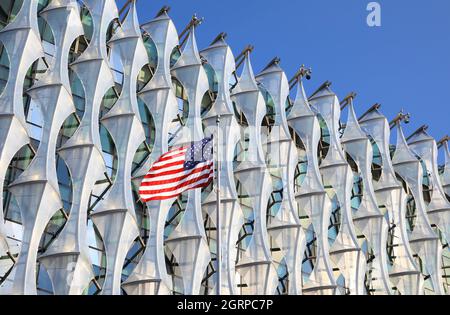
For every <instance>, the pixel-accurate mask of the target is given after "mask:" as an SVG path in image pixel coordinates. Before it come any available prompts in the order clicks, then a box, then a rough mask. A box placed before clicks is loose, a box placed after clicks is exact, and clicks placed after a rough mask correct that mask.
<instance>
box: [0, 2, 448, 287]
mask: <svg viewBox="0 0 450 315" xmlns="http://www.w3.org/2000/svg"><path fill="white" fill-rule="evenodd" d="M168 11H169V8H166V7H165V8H163V9H161V10H160V11H159V12H158V13H157V14H156V17H155V18H154V19H153V20H151V21H145V22H144V21H141V24H140V23H139V21H138V19H137V13H136V7H135V1H129V2H128V3H127V5H126V6H125V7H124V8H118V7H117V5H116V3H115V1H114V0H2V1H1V2H0V187H1V190H2V195H1V197H0V205H1V208H2V209H3V211H2V212H0V244H1V246H0V251H1V253H0V256H1V257H0V283H1V285H0V293H1V294H77V295H80V294H91V295H92V294H116V295H117V294H147V295H153V294H186V295H187V294H194V295H197V294H199V295H205V294H207V295H212V294H218V293H219V294H242V295H248V294H251V295H255V294H263V295H274V294H281V295H284V294H293V295H298V294H308V295H310V294H340V295H343V294H354V295H356V294H370V295H381V294H383V295H384V294H414V295H415V294H449V293H450V249H449V246H448V241H449V240H450V153H449V149H448V144H447V141H448V137H445V138H443V139H442V140H441V141H435V140H434V139H433V138H432V137H430V136H429V135H428V134H427V130H426V129H427V128H425V127H423V128H420V129H419V130H418V131H417V132H415V133H414V134H413V135H411V136H409V137H405V135H404V134H403V131H402V123H404V122H405V121H406V120H407V119H408V115H407V114H403V113H400V114H399V115H398V116H397V117H395V119H393V120H392V121H389V120H388V119H387V118H385V117H384V116H383V115H382V114H381V109H380V106H379V105H374V106H373V107H372V108H370V109H369V110H368V111H366V112H365V113H361V114H360V115H356V113H355V109H354V107H353V99H354V95H352V94H351V95H349V96H348V97H346V98H345V99H344V100H341V101H340V100H339V99H338V97H337V96H336V95H335V94H334V93H333V92H332V90H331V87H330V85H331V84H330V83H329V82H326V83H325V84H323V85H322V86H321V87H320V88H319V89H317V91H315V92H314V93H309V94H307V93H306V92H305V89H304V86H303V79H304V78H307V77H308V76H310V71H309V70H308V69H307V68H305V67H302V68H301V69H300V70H299V71H298V72H297V74H296V75H295V77H294V78H293V79H292V80H288V79H287V77H286V75H285V73H284V72H283V70H282V68H281V64H280V60H279V59H277V58H275V59H274V60H273V61H272V62H270V63H269V65H268V66H267V67H266V68H265V69H264V70H263V71H262V72H261V73H259V74H255V73H254V72H253V70H252V66H251V61H250V55H251V53H252V48H251V47H248V48H246V49H245V50H244V51H242V53H240V54H236V56H237V57H236V58H235V56H234V55H233V53H232V50H231V49H230V47H228V45H227V44H226V42H225V37H226V35H225V34H220V35H219V36H218V37H217V38H215V39H214V40H213V42H212V43H211V45H210V46H209V47H206V48H205V49H203V50H201V49H199V48H198V47H197V43H196V40H195V32H197V31H198V32H201V27H198V25H199V24H200V22H201V20H199V19H197V18H195V17H194V18H193V19H192V20H191V22H190V23H189V25H187V26H186V27H185V28H184V30H182V31H181V32H177V29H176V27H175V24H174V22H173V21H172V20H171V19H170V17H169V15H168ZM142 22H144V23H142ZM202 27H206V26H202ZM344 108H345V111H346V112H348V115H347V116H348V117H341V110H344ZM391 131H392V132H391ZM393 132H396V133H397V136H396V139H397V141H396V144H395V145H393V144H391V142H390V140H391V133H393ZM211 135H214V136H215V137H214V138H215V139H216V141H217V142H218V143H217V144H218V145H217V148H216V152H215V156H216V159H217V160H218V162H217V163H216V167H218V168H219V169H220V185H219V186H218V187H216V186H215V182H213V183H211V184H210V185H209V186H208V187H207V188H204V189H196V190H190V191H187V192H185V193H183V194H182V195H181V196H179V197H177V198H172V199H170V200H164V201H150V202H148V203H143V202H141V200H140V199H139V194H138V189H139V185H140V182H141V181H142V178H143V176H145V174H146V173H147V171H148V170H149V168H150V167H151V165H152V163H153V162H154V161H155V160H156V159H157V158H158V157H159V156H160V155H161V154H163V153H165V152H167V151H168V150H170V149H171V148H175V147H178V146H182V145H186V144H188V143H190V142H191V141H197V140H201V139H203V138H204V137H208V136H211ZM392 138H394V137H392ZM217 139H218V140H217ZM439 153H440V154H444V155H445V158H446V164H445V165H442V166H440V165H439V164H438V160H439V159H438V154H439ZM216 188H219V189H216ZM218 191H219V194H220V198H219V202H217V197H218V194H217V192H218ZM218 203H219V204H220V206H218ZM217 211H219V213H217ZM217 214H219V215H217ZM218 218H220V221H218ZM218 231H219V233H218ZM217 235H220V237H219V239H220V242H218V241H217V239H218V237H217ZM218 248H219V249H220V255H219V257H220V259H219V261H218V259H217V253H218Z"/></svg>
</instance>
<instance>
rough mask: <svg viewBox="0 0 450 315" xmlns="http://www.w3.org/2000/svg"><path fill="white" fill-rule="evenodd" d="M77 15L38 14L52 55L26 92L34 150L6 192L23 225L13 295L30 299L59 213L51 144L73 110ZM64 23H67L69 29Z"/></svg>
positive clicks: (69, 5)
mask: <svg viewBox="0 0 450 315" xmlns="http://www.w3.org/2000/svg"><path fill="white" fill-rule="evenodd" d="M77 12H78V11H77V10H76V9H75V7H74V2H72V1H62V2H57V3H52V4H50V5H48V6H47V7H46V8H45V9H44V10H43V11H42V12H41V16H42V17H43V18H44V19H45V20H46V21H47V23H48V25H49V26H50V28H51V30H52V32H53V37H54V42H55V54H54V56H53V61H52V63H51V64H50V67H49V69H48V70H47V72H46V73H45V74H44V75H43V76H42V78H40V79H39V80H38V81H36V83H35V84H34V85H33V86H32V87H31V88H30V89H29V90H28V91H27V93H28V94H29V95H30V97H31V99H32V100H33V101H34V102H36V104H37V105H38V106H39V108H40V110H41V112H42V119H43V130H42V138H41V141H40V144H39V148H38V150H37V152H36V155H35V157H34V159H33V161H32V162H31V164H30V165H29V166H28V168H27V169H26V170H25V171H24V172H23V173H22V174H21V175H20V177H19V178H18V179H17V180H16V181H14V182H13V183H12V184H11V185H10V188H9V189H10V191H11V192H12V193H13V195H14V196H15V198H16V200H17V202H18V204H19V207H20V211H21V215H22V221H23V222H22V223H23V225H24V235H23V240H22V248H21V253H20V255H19V260H18V261H17V262H16V264H15V266H14V268H15V269H16V273H15V277H14V285H13V291H12V293H13V294H36V284H35V283H36V258H37V252H38V247H39V241H40V238H41V236H42V234H43V232H44V229H45V227H46V225H47V223H48V222H49V220H50V219H51V217H52V216H53V215H54V214H55V213H56V212H57V211H58V210H60V209H62V201H61V197H60V192H59V186H58V179H57V172H56V142H57V137H58V133H59V130H60V128H61V126H62V124H63V123H64V121H65V120H66V118H67V117H68V116H69V115H70V114H71V113H73V112H74V111H75V106H74V103H73V99H72V94H71V90H70V84H69V75H68V58H69V50H70V46H71V45H72V43H73V41H74V40H75V39H76V38H77V37H78V36H79V35H81V34H82V33H83V29H82V26H81V23H79V17H78V16H77ZM66 20H72V21H73V22H74V25H73V27H72V26H71V25H69V24H68V23H67V21H66ZM77 21H78V23H77ZM69 26H70V27H69Z"/></svg>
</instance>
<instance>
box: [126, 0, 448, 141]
mask: <svg viewBox="0 0 450 315" xmlns="http://www.w3.org/2000/svg"><path fill="white" fill-rule="evenodd" d="M124 2H125V0H118V1H117V3H118V6H119V7H120V5H121V4H122V3H124ZM369 2H370V0H338V1H336V0H313V1H310V0H276V1H275V0H227V1H219V0H139V1H138V12H139V19H140V23H141V24H142V23H144V22H146V21H148V20H150V19H152V18H153V17H154V16H155V14H156V13H157V11H158V10H159V9H160V8H161V7H162V6H163V5H169V6H170V7H171V11H170V16H171V17H172V19H173V20H174V22H175V25H176V26H177V29H178V30H179V31H181V30H182V29H183V28H184V26H185V25H186V24H187V23H188V22H189V20H190V18H191V17H192V14H193V13H197V15H198V16H199V17H204V18H205V21H204V23H203V24H202V25H201V26H199V28H198V29H197V33H196V35H197V41H198V45H199V48H200V49H202V48H204V47H206V46H208V45H209V43H210V42H211V41H212V40H213V39H214V38H215V36H216V35H217V34H218V33H220V32H222V31H223V32H226V33H227V34H228V37H227V42H228V43H229V45H230V46H231V48H232V49H233V52H234V54H235V55H237V54H238V53H239V52H240V51H241V50H242V49H243V48H244V47H245V46H246V45H247V44H252V45H254V46H255V50H254V52H253V54H252V62H253V66H254V70H255V72H257V73H258V72H259V71H261V70H262V68H263V67H264V66H265V65H266V64H267V63H268V62H269V61H270V60H271V59H272V58H273V57H275V56H278V57H280V58H281V66H282V67H283V69H284V70H285V71H286V74H287V76H288V78H291V77H292V76H293V75H294V73H295V72H296V70H297V69H298V67H299V66H300V65H301V64H306V65H307V66H310V67H312V69H313V79H312V80H311V81H308V82H306V84H305V88H306V89H307V93H312V92H313V91H314V90H315V89H316V88H317V87H318V86H319V85H320V84H321V83H322V82H324V81H326V80H330V81H332V82H333V85H332V89H333V90H334V91H335V92H336V93H337V95H338V96H339V97H340V98H343V97H345V96H346V95H347V94H348V92H350V91H355V92H357V93H358V97H357V98H356V100H355V109H356V111H357V114H361V113H363V112H364V111H366V109H367V108H368V107H370V106H371V105H373V104H374V103H376V102H379V103H381V104H382V111H383V113H384V114H385V115H386V116H387V117H388V118H389V119H391V118H393V117H394V116H395V115H396V114H397V113H398V111H399V110H400V109H402V108H404V109H405V111H407V112H410V113H411V116H412V117H411V123H410V124H409V125H406V126H405V134H406V135H409V134H410V133H411V132H413V131H414V130H416V129H417V128H418V127H420V126H421V125H422V124H428V125H429V126H430V129H429V133H430V134H431V135H432V136H434V137H435V138H437V140H439V139H441V138H442V137H443V136H444V135H445V134H448V133H450V127H449V125H450V101H449V100H448V99H449V91H450V1H448V0H428V1H416V0H414V1H412V0H380V1H378V2H379V3H380V4H381V8H382V12H381V14H382V25H381V27H379V28H369V27H368V26H367V24H366V17H367V15H368V13H369V12H368V11H366V6H367V4H368V3H369ZM343 118H344V120H345V119H346V115H344V117H343ZM391 141H392V140H391Z"/></svg>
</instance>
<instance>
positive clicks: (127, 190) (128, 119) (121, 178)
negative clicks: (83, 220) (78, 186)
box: [91, 2, 148, 295]
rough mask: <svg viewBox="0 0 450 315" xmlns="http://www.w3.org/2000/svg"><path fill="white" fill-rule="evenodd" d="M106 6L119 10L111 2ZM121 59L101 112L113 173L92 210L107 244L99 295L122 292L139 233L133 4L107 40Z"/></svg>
mask: <svg viewBox="0 0 450 315" xmlns="http://www.w3.org/2000/svg"><path fill="white" fill-rule="evenodd" d="M110 9H113V10H117V9H116V8H115V7H111V8H110ZM109 45H110V46H111V49H112V50H113V52H116V53H117V54H118V55H119V56H120V59H121V61H122V64H123V69H124V73H123V85H122V92H121V94H120V96H119V99H118V100H117V102H116V103H115V104H114V106H113V107H112V108H111V109H110V110H109V112H108V113H107V114H105V115H104V116H103V117H102V119H101V123H102V124H103V125H104V126H105V127H106V129H107V130H108V131H109V133H110V134H111V137H112V139H113V141H114V144H115V146H116V150H117V159H118V161H117V174H116V177H115V179H114V183H113V185H112V187H111V189H110V191H109V193H108V195H107V196H106V197H105V199H104V200H102V201H101V202H100V204H99V206H98V207H97V208H96V209H95V211H94V213H93V214H92V215H91V217H92V221H93V222H94V224H95V225H96V227H97V229H98V231H99V233H100V235H101V237H102V239H103V242H104V246H105V251H106V278H105V282H104V284H103V287H102V294H106V295H109V294H113V295H118V294H121V275H122V267H123V264H124V261H125V258H126V255H127V252H128V250H129V249H130V247H131V245H132V244H133V242H134V240H135V239H136V237H138V235H139V229H138V225H137V222H136V213H135V208H134V203H135V200H134V197H133V194H132V188H131V167H132V162H133V158H134V155H135V153H136V151H137V149H138V147H139V146H140V144H141V143H142V142H143V141H144V140H145V133H144V128H143V126H142V124H141V122H140V116H139V110H138V105H137V95H136V89H137V76H138V74H139V71H140V70H141V69H142V67H143V66H144V65H146V64H147V63H148V57H147V51H146V49H145V47H144V42H143V40H142V38H141V32H140V29H139V23H138V19H137V13H136V4H135V2H133V3H132V4H131V7H130V10H129V11H128V14H127V16H126V18H125V20H124V22H123V23H122V25H121V26H120V27H119V28H118V29H117V30H116V32H115V34H114V35H113V37H112V38H111V40H110V41H109Z"/></svg>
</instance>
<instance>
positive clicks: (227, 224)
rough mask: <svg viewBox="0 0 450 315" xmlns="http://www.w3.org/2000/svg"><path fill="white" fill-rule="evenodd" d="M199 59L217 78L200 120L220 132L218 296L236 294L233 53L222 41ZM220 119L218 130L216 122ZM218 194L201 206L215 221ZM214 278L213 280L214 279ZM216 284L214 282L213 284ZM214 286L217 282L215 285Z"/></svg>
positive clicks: (237, 216) (238, 216) (210, 132)
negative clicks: (211, 100)
mask: <svg viewBox="0 0 450 315" xmlns="http://www.w3.org/2000/svg"><path fill="white" fill-rule="evenodd" d="M201 54H202V56H203V57H204V58H205V59H206V60H207V62H208V64H209V65H210V66H211V67H212V70H213V71H214V72H215V75H216V78H217V96H216V99H215V101H214V104H213V105H212V107H211V109H210V110H209V111H208V112H207V113H206V115H205V116H204V118H203V124H204V126H205V129H206V130H205V133H206V136H209V135H215V137H216V138H215V141H217V139H218V138H217V135H218V133H219V143H217V142H216V145H219V147H220V152H217V154H220V155H219V156H216V157H217V158H218V159H219V161H220V187H219V188H220V210H219V211H220V222H221V224H220V226H219V233H221V243H220V244H221V247H220V250H221V262H220V266H216V268H220V277H221V281H220V285H221V287H220V291H219V292H220V294H221V295H222V294H223V295H227V294H237V279H236V278H237V277H236V269H235V265H236V262H235V261H236V252H237V248H236V243H237V241H238V237H239V231H240V229H241V226H242V224H243V215H242V211H241V208H240V205H239V202H238V200H237V199H238V198H237V191H236V183H235V180H234V173H233V158H234V150H235V147H236V144H237V142H238V141H239V140H240V133H239V125H238V123H237V121H236V118H235V115H234V108H233V104H232V101H231V96H230V85H229V84H230V80H231V77H232V75H233V72H234V71H235V62H234V56H233V53H232V51H231V49H230V47H228V45H227V43H226V42H225V40H224V39H223V38H220V39H219V40H217V41H216V42H215V43H213V44H212V45H210V46H209V47H208V48H206V49H205V50H203V51H202V52H201ZM217 119H219V128H217V124H216V121H217ZM216 200H217V192H216V191H215V190H213V191H212V192H211V193H210V194H209V195H208V196H207V197H206V199H205V200H204V201H203V204H202V207H203V209H205V210H206V211H207V213H208V215H209V216H210V218H211V220H212V221H213V222H214V224H215V225H216V227H217V222H216V211H217V206H216ZM214 279H216V277H214ZM216 282H217V281H216ZM215 286H217V283H215Z"/></svg>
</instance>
